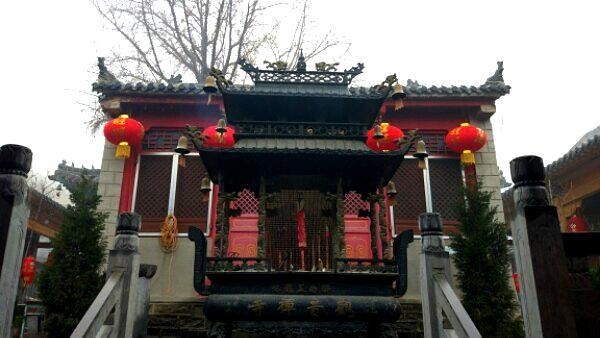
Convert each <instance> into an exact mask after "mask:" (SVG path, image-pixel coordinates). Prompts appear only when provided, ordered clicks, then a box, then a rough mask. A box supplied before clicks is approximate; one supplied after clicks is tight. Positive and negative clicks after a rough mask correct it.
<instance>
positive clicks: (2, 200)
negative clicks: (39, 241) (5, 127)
mask: <svg viewBox="0 0 600 338" xmlns="http://www.w3.org/2000/svg"><path fill="white" fill-rule="evenodd" d="M29 169H31V150H29V148H27V147H23V146H20V145H16V144H6V145H3V146H2V147H0V255H1V256H0V271H1V274H0V337H9V336H10V330H11V328H12V320H13V310H14V307H15V300H16V297H17V290H18V287H19V276H20V272H21V260H22V257H21V256H22V253H23V247H24V245H25V234H26V233H27V223H28V221H29V206H28V205H27V189H28V188H27V180H26V178H27V173H28V172H29Z"/></svg>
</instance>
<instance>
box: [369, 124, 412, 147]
mask: <svg viewBox="0 0 600 338" xmlns="http://www.w3.org/2000/svg"><path fill="white" fill-rule="evenodd" d="M380 128H381V134H383V138H379V139H378V138H376V137H375V128H371V129H369V131H367V147H369V148H371V149H372V150H375V151H390V150H397V149H398V140H400V139H402V137H404V133H403V132H402V129H400V128H398V127H394V126H392V125H390V124H389V123H381V124H380Z"/></svg>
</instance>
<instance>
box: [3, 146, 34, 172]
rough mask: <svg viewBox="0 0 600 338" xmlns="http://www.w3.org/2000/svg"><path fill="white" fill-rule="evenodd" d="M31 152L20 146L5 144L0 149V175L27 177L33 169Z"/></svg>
mask: <svg viewBox="0 0 600 338" xmlns="http://www.w3.org/2000/svg"><path fill="white" fill-rule="evenodd" d="M31 157H32V153H31V150H30V149H29V148H27V147H25V146H21V145H18V144H5V145H3V146H2V147H0V174H13V175H19V176H23V177H27V173H29V170H30V169H31Z"/></svg>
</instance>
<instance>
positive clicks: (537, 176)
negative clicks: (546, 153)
mask: <svg viewBox="0 0 600 338" xmlns="http://www.w3.org/2000/svg"><path fill="white" fill-rule="evenodd" d="M510 175H511V178H512V181H513V183H514V184H515V187H518V186H522V185H543V184H544V179H545V177H546V175H545V168H544V161H543V160H542V158H541V157H539V156H534V155H528V156H521V157H517V158H515V159H513V160H512V161H510Z"/></svg>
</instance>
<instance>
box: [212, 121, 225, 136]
mask: <svg viewBox="0 0 600 338" xmlns="http://www.w3.org/2000/svg"><path fill="white" fill-rule="evenodd" d="M215 131H216V132H217V133H221V134H223V133H225V132H227V122H225V119H219V122H217V128H215Z"/></svg>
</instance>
